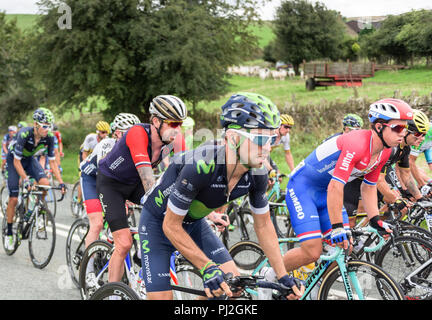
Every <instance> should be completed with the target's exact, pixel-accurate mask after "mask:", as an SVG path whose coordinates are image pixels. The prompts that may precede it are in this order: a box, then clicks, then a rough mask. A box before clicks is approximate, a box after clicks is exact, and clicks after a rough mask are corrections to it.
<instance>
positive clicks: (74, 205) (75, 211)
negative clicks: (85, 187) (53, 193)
mask: <svg viewBox="0 0 432 320" xmlns="http://www.w3.org/2000/svg"><path fill="white" fill-rule="evenodd" d="M79 187H80V181H79V180H78V181H77V182H75V184H74V186H73V188H72V195H71V212H72V217H75V218H76V217H78V216H79V214H80V202H79V201H78V188H79ZM81 201H82V200H81Z"/></svg>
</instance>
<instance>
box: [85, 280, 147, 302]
mask: <svg viewBox="0 0 432 320" xmlns="http://www.w3.org/2000/svg"><path fill="white" fill-rule="evenodd" d="M89 300H141V298H140V297H139V296H138V294H136V292H135V291H134V290H133V289H132V288H130V287H129V286H128V285H126V284H124V283H123V282H109V283H107V284H104V285H103V286H102V287H100V288H99V289H98V290H96V291H95V293H94V294H93V295H92V296H91V297H90V299H89Z"/></svg>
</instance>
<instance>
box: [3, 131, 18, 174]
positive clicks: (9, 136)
mask: <svg viewBox="0 0 432 320" xmlns="http://www.w3.org/2000/svg"><path fill="white" fill-rule="evenodd" d="M17 131H18V130H17V127H16V126H9V127H8V133H6V134H5V135H4V137H3V141H2V151H1V155H2V165H1V171H2V174H4V172H5V166H6V156H7V154H8V147H9V144H10V142H11V141H12V139H13V137H14V136H15V135H16V133H17Z"/></svg>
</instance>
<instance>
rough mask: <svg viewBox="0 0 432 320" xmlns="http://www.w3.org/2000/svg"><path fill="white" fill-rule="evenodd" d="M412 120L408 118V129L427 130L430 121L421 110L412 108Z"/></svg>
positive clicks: (419, 131)
mask: <svg viewBox="0 0 432 320" xmlns="http://www.w3.org/2000/svg"><path fill="white" fill-rule="evenodd" d="M413 111H414V112H413V118H412V120H408V131H410V132H413V133H416V132H418V133H424V134H426V133H427V132H428V131H429V126H430V122H429V119H428V117H427V115H425V114H424V113H423V112H422V111H420V110H417V109H414V110H413Z"/></svg>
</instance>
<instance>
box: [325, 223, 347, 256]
mask: <svg viewBox="0 0 432 320" xmlns="http://www.w3.org/2000/svg"><path fill="white" fill-rule="evenodd" d="M330 240H331V243H332V244H336V245H337V246H338V247H341V248H343V249H345V250H347V249H348V247H349V244H350V242H352V237H351V232H350V231H348V230H346V229H345V228H344V226H343V224H342V223H335V224H332V231H331V233H330Z"/></svg>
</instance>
